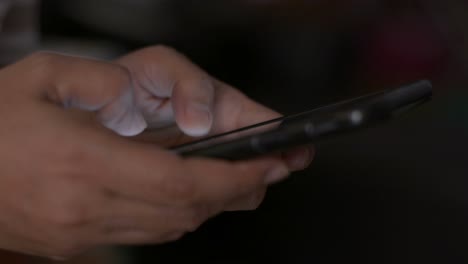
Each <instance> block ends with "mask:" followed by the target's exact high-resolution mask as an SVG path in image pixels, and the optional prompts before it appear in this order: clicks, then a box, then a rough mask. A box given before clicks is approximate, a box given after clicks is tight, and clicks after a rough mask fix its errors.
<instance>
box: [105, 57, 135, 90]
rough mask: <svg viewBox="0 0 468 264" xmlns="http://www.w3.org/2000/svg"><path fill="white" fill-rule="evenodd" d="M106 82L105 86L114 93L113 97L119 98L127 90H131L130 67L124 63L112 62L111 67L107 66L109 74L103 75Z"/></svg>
mask: <svg viewBox="0 0 468 264" xmlns="http://www.w3.org/2000/svg"><path fill="white" fill-rule="evenodd" d="M102 76H103V78H105V79H104V81H103V82H105V86H106V88H107V89H109V91H110V92H111V93H112V94H111V96H112V97H113V98H117V97H119V96H121V95H122V93H123V92H125V91H131V89H129V88H130V87H131V85H132V78H131V72H130V70H129V69H127V68H126V67H124V66H122V65H118V64H111V67H108V68H107V76H104V75H102Z"/></svg>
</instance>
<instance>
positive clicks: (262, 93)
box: [40, 0, 468, 263]
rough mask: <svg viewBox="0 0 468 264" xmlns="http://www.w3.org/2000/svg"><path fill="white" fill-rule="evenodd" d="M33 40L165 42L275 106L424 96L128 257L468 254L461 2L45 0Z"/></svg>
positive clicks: (98, 50)
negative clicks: (427, 91)
mask: <svg viewBox="0 0 468 264" xmlns="http://www.w3.org/2000/svg"><path fill="white" fill-rule="evenodd" d="M40 9H41V27H40V32H41V45H42V47H43V48H47V49H53V50H58V51H66V52H70V53H75V54H79V55H87V56H97V57H102V58H107V59H112V58H115V57H116V56H118V55H120V54H122V53H124V52H126V51H129V50H133V49H136V48H139V47H142V46H146V45H153V44H161V43H162V44H166V45H170V46H173V47H175V48H176V49H178V50H180V51H181V52H183V53H185V54H186V55H188V56H189V57H190V58H191V59H192V60H194V61H195V62H196V63H197V64H199V65H201V66H202V67H203V68H205V69H206V70H207V71H208V72H210V73H211V74H212V75H214V76H216V77H219V78H220V79H222V80H224V81H226V82H228V83H231V84H233V85H235V86H236V87H238V88H239V89H241V90H243V91H244V92H245V93H247V94H248V95H249V96H251V97H253V98H255V99H256V100H258V101H260V102H262V103H264V104H266V105H268V106H270V107H272V108H274V109H277V110H279V111H281V112H283V113H293V112H296V111H300V110H306V109H309V108H312V107H316V106H319V105H323V104H327V103H330V102H333V101H336V100H339V99H343V98H347V97H350V96H355V95H360V94H363V93H366V92H369V91H374V90H380V89H384V88H389V87H395V86H398V85H400V84H403V83H406V82H411V81H414V80H418V79H422V78H427V79H430V80H432V81H433V83H434V89H435V91H434V92H435V95H434V99H433V100H432V102H430V103H429V104H426V105H424V106H423V107H421V108H419V109H418V110H417V111H414V112H411V113H409V114H407V115H405V116H404V117H402V118H400V119H397V120H393V121H391V122H389V123H387V124H384V125H381V126H378V127H375V128H371V129H368V130H365V131H362V132H359V133H355V134H352V135H346V136H340V137H337V138H334V139H330V140H327V141H326V142H320V143H318V144H317V157H316V160H315V162H314V163H313V165H312V166H311V167H310V168H309V169H307V170H306V171H304V172H298V173H295V174H294V175H293V176H292V177H291V178H290V179H289V180H287V181H286V182H284V183H281V184H279V185H277V186H274V187H273V188H272V189H271V190H270V191H269V194H268V196H267V198H266V200H265V202H264V204H263V205H262V206H261V207H260V208H259V210H257V211H255V212H241V213H225V214H223V215H221V216H219V217H217V218H215V219H213V220H211V221H209V222H208V223H206V224H205V225H203V226H202V227H201V228H200V230H198V231H196V232H195V233H192V234H189V235H187V236H186V237H185V238H183V239H182V240H180V241H178V242H175V243H171V244H167V245H162V246H148V247H140V248H125V249H122V250H123V251H124V252H128V257H130V259H129V262H130V263H133V262H134V263H343V262H346V263H348V262H357V263H468V250H467V249H466V248H467V246H468V231H467V228H466V227H465V226H466V224H467V223H468V194H467V192H466V190H467V189H468V177H467V176H468V175H467V174H468V156H467V154H468V153H467V152H468V150H467V149H468V139H467V138H468V90H467V89H466V85H467V83H468V82H467V77H466V76H467V75H468V67H467V66H468V63H467V61H468V45H467V44H468V43H467V37H468V34H467V32H468V28H467V26H466V25H468V17H467V16H466V11H467V10H468V3H466V1H455V0H453V1H450V0H446V1H439V0H420V1H403V0H356V1H345V0H342V1H337V0H328V1H326V0H322V1H321V0H315V1H312V0H311V1H306V0H303V1H299V0H284V1H280V0H276V1H275V0H271V1H267V0H265V1H260V0H257V1H254V0H250V1H249V0H242V1H215V0H207V1H182V0H171V1H169V0H159V1H150V0H148V1H145V0H139V1H130V0H127V1H125V0H105V1H104V0H102V1H94V0H82V1H59V0H44V1H43V2H42V4H41V5H40Z"/></svg>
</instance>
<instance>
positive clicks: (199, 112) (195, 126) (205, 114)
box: [186, 103, 213, 136]
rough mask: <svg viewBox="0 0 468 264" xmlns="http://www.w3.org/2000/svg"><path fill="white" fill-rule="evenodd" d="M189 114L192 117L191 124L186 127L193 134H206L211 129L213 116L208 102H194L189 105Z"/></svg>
mask: <svg viewBox="0 0 468 264" xmlns="http://www.w3.org/2000/svg"><path fill="white" fill-rule="evenodd" d="M186 111H187V116H188V117H189V119H190V125H189V127H187V128H186V130H187V133H189V134H190V135H191V136H204V135H206V134H207V133H208V132H209V131H210V129H211V125H212V122H213V117H212V114H211V111H210V108H209V107H208V106H207V105H206V104H201V103H192V104H190V105H188V106H187V109H186Z"/></svg>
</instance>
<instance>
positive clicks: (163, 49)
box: [144, 44, 179, 55]
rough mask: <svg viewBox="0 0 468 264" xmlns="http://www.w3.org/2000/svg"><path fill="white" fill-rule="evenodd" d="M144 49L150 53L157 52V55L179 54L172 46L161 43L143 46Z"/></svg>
mask: <svg viewBox="0 0 468 264" xmlns="http://www.w3.org/2000/svg"><path fill="white" fill-rule="evenodd" d="M144 51H145V52H149V53H151V54H159V55H173V54H179V52H178V51H176V50H175V49H174V48H172V47H169V46H166V45H163V44H159V45H154V46H151V47H148V48H145V49H144Z"/></svg>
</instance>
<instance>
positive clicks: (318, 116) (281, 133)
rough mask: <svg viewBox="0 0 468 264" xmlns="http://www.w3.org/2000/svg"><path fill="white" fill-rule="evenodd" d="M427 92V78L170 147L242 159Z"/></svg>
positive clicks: (385, 111) (338, 129) (349, 124)
mask: <svg viewBox="0 0 468 264" xmlns="http://www.w3.org/2000/svg"><path fill="white" fill-rule="evenodd" d="M431 97H432V85H431V83H430V82H429V81H427V80H422V81H418V82H416V83H413V84H410V85H406V86H402V87H399V88H396V89H391V90H385V91H381V92H377V93H372V94H368V95H364V96H361V97H358V98H354V99H350V100H346V101H343V102H339V103H335V104H332V105H328V106H324V107H320V108H317V109H313V110H310V111H306V112H303V113H298V114H294V115H289V116H284V117H280V118H276V119H273V120H269V121H265V122H262V123H258V124H255V125H251V126H248V127H244V128H240V129H237V130H234V131H230V132H227V133H223V134H219V135H214V136H210V137H207V138H204V139H201V140H197V141H194V142H190V143H187V144H183V145H179V146H176V147H173V148H172V149H171V150H172V151H174V152H176V153H178V154H180V155H182V156H202V157H210V158H220V159H227V160H242V159H248V158H252V157H255V156H259V155H264V154H268V153H273V152H277V151H283V150H287V149H289V148H292V147H296V146H300V145H306V144H311V143H314V142H316V141H317V140H320V139H322V138H325V137H328V136H330V135H334V134H338V133H344V132H348V131H353V130H356V129H358V128H362V127H366V126H369V125H373V124H376V123H379V122H382V121H384V120H388V119H389V118H392V117H393V116H395V115H397V114H400V113H403V112H406V111H408V110H409V109H411V108H414V107H415V106H418V105H420V104H421V103H424V102H427V101H428V100H430V99H431Z"/></svg>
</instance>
